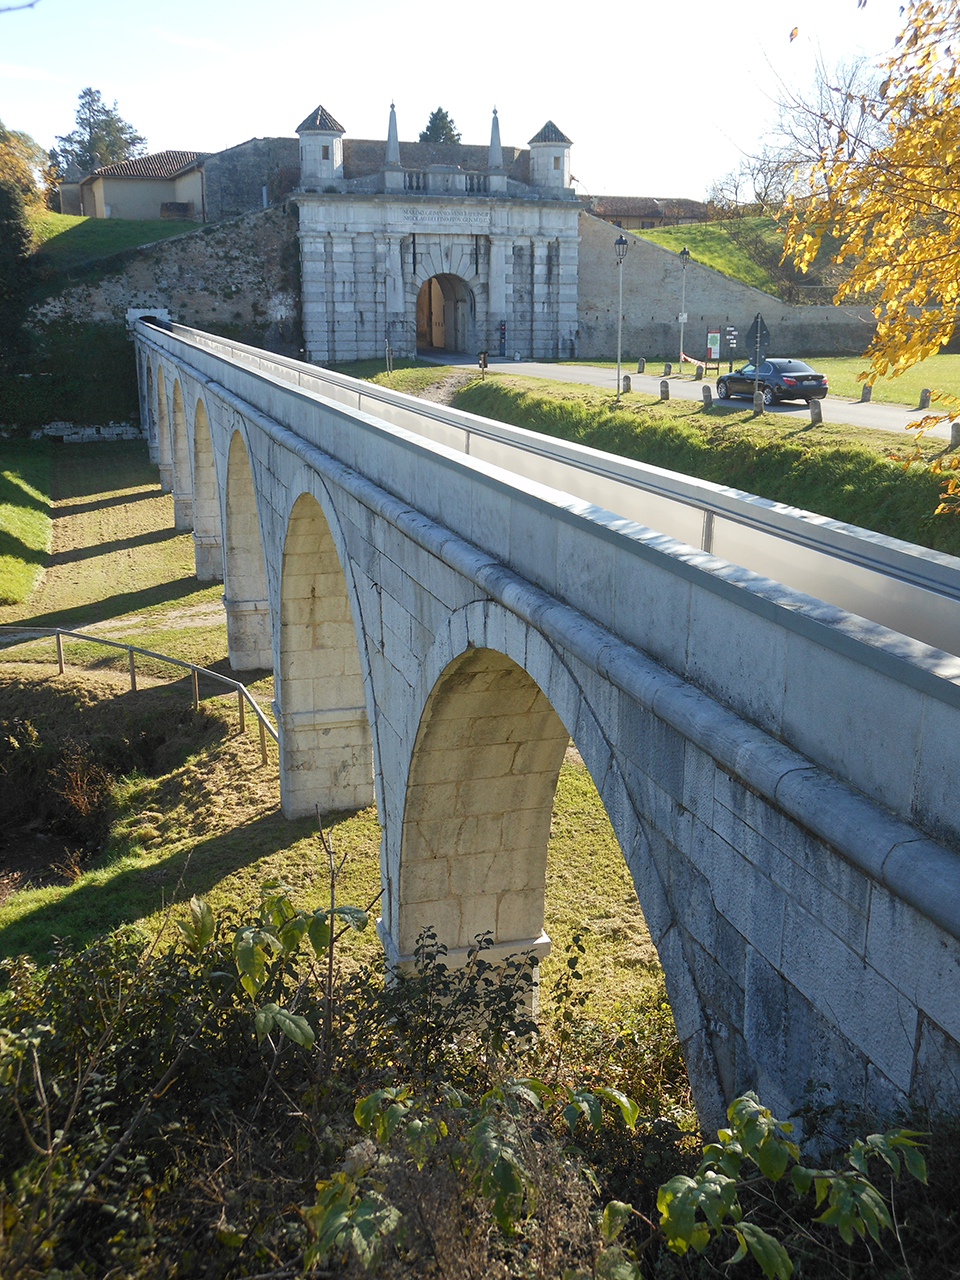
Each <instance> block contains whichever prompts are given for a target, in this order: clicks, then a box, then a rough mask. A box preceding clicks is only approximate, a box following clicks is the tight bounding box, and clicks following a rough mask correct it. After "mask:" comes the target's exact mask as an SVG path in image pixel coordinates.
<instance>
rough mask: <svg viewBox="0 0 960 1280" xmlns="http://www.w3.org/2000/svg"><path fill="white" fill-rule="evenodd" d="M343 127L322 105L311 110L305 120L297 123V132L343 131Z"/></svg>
mask: <svg viewBox="0 0 960 1280" xmlns="http://www.w3.org/2000/svg"><path fill="white" fill-rule="evenodd" d="M344 132H345V130H344V127H343V125H342V124H340V123H339V122H338V121H336V120H334V118H333V116H332V115H331V114H330V112H329V111H328V110H327V108H326V107H324V106H319V107H317V109H316V111H311V112H310V114H309V115H308V116H307V118H306V120H303V121H301V122H300V124H298V125H297V133H344Z"/></svg>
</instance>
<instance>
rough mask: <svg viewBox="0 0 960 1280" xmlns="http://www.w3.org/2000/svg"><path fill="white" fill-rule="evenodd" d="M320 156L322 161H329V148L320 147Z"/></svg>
mask: <svg viewBox="0 0 960 1280" xmlns="http://www.w3.org/2000/svg"><path fill="white" fill-rule="evenodd" d="M320 156H321V158H322V159H324V160H329V159H330V148H329V147H321V148H320Z"/></svg>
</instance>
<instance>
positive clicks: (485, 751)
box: [394, 648, 570, 955]
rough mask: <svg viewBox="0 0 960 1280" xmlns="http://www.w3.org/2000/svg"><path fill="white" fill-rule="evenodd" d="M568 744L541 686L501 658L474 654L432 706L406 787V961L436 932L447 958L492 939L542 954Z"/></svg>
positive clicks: (401, 913) (401, 918)
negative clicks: (549, 865)
mask: <svg viewBox="0 0 960 1280" xmlns="http://www.w3.org/2000/svg"><path fill="white" fill-rule="evenodd" d="M569 741H570V735H569V734H568V732H567V730H566V729H565V727H564V725H563V722H562V721H561V719H560V717H559V716H558V715H557V713H556V712H555V711H554V709H553V707H552V706H551V705H550V702H549V700H548V699H547V697H546V695H545V694H544V692H543V690H542V689H540V687H539V686H538V685H537V683H536V682H535V681H534V680H533V679H532V678H531V677H530V676H529V675H528V674H527V672H526V671H524V670H523V668H522V667H521V666H519V665H518V664H517V663H516V662H514V661H513V659H512V658H509V657H507V656H506V654H503V653H500V652H497V651H496V650H494V649H488V648H471V649H467V650H465V651H464V652H463V653H461V654H459V655H458V656H457V657H456V658H454V659H453V661H452V662H450V663H449V664H448V666H447V667H446V668H445V670H444V671H443V672H442V673H441V675H440V678H439V680H438V681H437V683H436V685H435V686H434V688H433V689H432V690H431V692H430V695H429V697H428V698H427V702H426V705H425V707H424V710H423V714H422V716H421V719H420V726H419V729H418V732H417V738H416V743H415V746H414V750H413V756H412V760H411V765H410V773H409V777H408V780H407V794H406V803H405V806H404V814H403V833H402V837H401V840H402V843H401V853H400V882H399V893H398V899H397V908H398V911H397V933H396V934H395V935H394V938H395V942H396V945H397V949H398V951H399V952H400V954H401V955H410V954H411V953H412V952H413V949H414V944H415V941H416V938H417V935H418V934H419V932H420V930H421V929H423V928H424V927H426V926H431V927H433V928H434V929H436V931H437V935H438V937H439V938H440V940H441V941H442V942H444V943H445V944H446V945H447V946H448V947H449V948H450V949H451V951H457V950H462V949H465V948H467V947H469V945H470V943H471V942H472V941H473V939H474V938H475V937H476V936H477V934H479V933H483V932H485V931H489V932H490V933H491V934H492V935H493V941H494V945H495V946H496V947H497V948H498V949H500V948H503V947H506V949H508V950H510V951H519V950H526V949H528V948H531V947H533V948H536V949H538V950H541V951H545V950H546V948H547V946H548V940H547V938H546V936H545V935H544V933H543V911H544V884H545V875H546V857H547V839H548V837H549V834H550V815H551V813H552V811H553V798H554V794H555V792H556V789H557V777H558V775H559V772H560V765H561V764H562V762H563V753H564V751H565V750H566V747H567V744H568V742H569Z"/></svg>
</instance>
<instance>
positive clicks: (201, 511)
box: [193, 398, 223, 582]
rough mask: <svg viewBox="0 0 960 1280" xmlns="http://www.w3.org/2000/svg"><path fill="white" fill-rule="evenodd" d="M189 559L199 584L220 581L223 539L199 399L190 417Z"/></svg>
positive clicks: (210, 445)
mask: <svg viewBox="0 0 960 1280" xmlns="http://www.w3.org/2000/svg"><path fill="white" fill-rule="evenodd" d="M193 556H194V562H195V564H196V567H197V578H198V579H199V581H200V582H222V581H223V538H222V534H221V529H220V501H219V497H218V492H217V471H216V466H215V465H214V460H213V442H212V440H211V438H210V424H209V421H208V419H207V410H206V406H205V404H204V402H203V399H202V398H201V399H198V400H197V407H196V409H195V411H194V415H193Z"/></svg>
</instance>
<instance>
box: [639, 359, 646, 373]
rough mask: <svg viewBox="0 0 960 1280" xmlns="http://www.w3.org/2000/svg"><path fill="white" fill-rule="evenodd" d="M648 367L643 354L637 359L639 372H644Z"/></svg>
mask: <svg viewBox="0 0 960 1280" xmlns="http://www.w3.org/2000/svg"><path fill="white" fill-rule="evenodd" d="M646 367H647V362H646V360H644V358H643V356H641V357H640V359H639V360H638V361H637V373H643V371H644V370H645V369H646Z"/></svg>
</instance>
